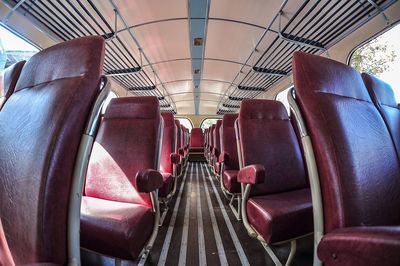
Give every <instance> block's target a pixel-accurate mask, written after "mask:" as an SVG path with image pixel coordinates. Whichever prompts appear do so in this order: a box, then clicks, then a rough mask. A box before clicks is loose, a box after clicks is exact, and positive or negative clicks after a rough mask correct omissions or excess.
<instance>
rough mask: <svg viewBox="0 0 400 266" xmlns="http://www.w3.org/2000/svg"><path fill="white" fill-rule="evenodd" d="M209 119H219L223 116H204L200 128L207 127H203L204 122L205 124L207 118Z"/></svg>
mask: <svg viewBox="0 0 400 266" xmlns="http://www.w3.org/2000/svg"><path fill="white" fill-rule="evenodd" d="M208 119H214V120H219V119H221V118H218V117H214V116H207V117H206V118H204V119H203V120H201V123H200V128H201V129H203V130H204V129H205V128H202V126H203V124H204V121H206V120H208Z"/></svg>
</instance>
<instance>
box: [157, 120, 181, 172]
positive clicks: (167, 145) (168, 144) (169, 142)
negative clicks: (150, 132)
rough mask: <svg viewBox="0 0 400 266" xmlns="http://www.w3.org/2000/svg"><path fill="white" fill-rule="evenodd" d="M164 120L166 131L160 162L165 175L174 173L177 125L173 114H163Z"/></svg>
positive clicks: (164, 131)
mask: <svg viewBox="0 0 400 266" xmlns="http://www.w3.org/2000/svg"><path fill="white" fill-rule="evenodd" d="M161 116H162V118H163V119H164V130H163V140H162V150H161V160H160V170H161V172H164V173H172V163H171V153H175V150H176V130H177V128H176V125H175V121H174V115H173V114H172V113H166V112H165V113H161Z"/></svg>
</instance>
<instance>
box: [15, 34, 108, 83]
mask: <svg viewBox="0 0 400 266" xmlns="http://www.w3.org/2000/svg"><path fill="white" fill-rule="evenodd" d="M54 58H58V60H57V64H54ZM103 58H104V38H102V37H99V36H89V37H82V38H77V39H74V40H71V41H67V42H63V43H60V44H58V45H55V46H52V47H50V48H47V49H44V50H43V51H41V52H40V53H37V54H35V55H33V56H32V57H31V58H30V59H29V60H28V62H26V64H25V66H24V68H23V69H22V73H21V76H23V77H24V78H23V79H19V80H18V83H17V85H16V88H15V91H18V90H22V89H24V88H29V87H33V86H35V85H38V84H42V83H47V82H50V81H54V80H59V79H64V78H73V77H82V76H87V77H98V76H100V74H101V73H102V66H103ZM39 66H40V67H39Z"/></svg>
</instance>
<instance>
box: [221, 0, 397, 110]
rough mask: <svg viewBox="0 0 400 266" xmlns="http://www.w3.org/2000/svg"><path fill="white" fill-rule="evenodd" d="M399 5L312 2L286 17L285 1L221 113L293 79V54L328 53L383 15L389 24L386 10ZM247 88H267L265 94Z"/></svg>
mask: <svg viewBox="0 0 400 266" xmlns="http://www.w3.org/2000/svg"><path fill="white" fill-rule="evenodd" d="M395 2H396V1H395V0H376V1H374V0H360V1H328V0H323V1H310V0H308V1H303V2H302V3H301V4H299V6H298V8H297V9H296V10H290V14H289V12H288V13H285V8H286V7H287V4H288V1H287V0H286V1H283V3H282V5H281V7H280V9H279V10H278V12H277V13H276V15H275V16H274V17H273V19H272V20H271V21H270V22H269V24H268V25H267V27H265V31H264V32H263V34H262V35H261V36H260V39H259V40H258V42H257V43H256V45H255V47H254V49H253V50H252V52H251V53H250V55H249V57H248V58H247V60H246V61H245V62H244V63H243V64H242V67H241V68H240V70H239V72H238V74H237V75H236V76H235V78H234V79H233V80H232V83H231V84H234V83H237V84H238V86H234V87H232V89H230V90H227V91H226V93H225V94H224V96H228V97H221V99H220V101H219V103H218V106H217V110H218V112H219V110H220V107H221V106H223V104H224V103H225V104H229V101H232V100H233V99H235V100H240V99H245V98H255V97H257V96H259V95H260V94H261V93H263V92H264V91H268V89H270V88H272V87H273V86H274V85H275V84H276V83H277V82H278V81H279V80H281V79H282V78H283V77H286V76H288V75H290V74H291V71H292V68H291V60H292V54H293V52H295V51H303V52H307V53H312V54H322V53H327V49H329V48H330V47H332V46H333V45H335V44H336V43H337V42H339V41H340V40H342V39H343V38H344V37H346V36H347V35H348V34H350V33H351V32H353V31H354V30H356V29H357V28H359V27H360V26H362V25H363V24H365V23H366V22H368V21H369V20H370V19H372V18H373V17H375V16H377V15H380V14H381V15H382V16H383V17H384V18H385V20H386V21H388V19H387V16H386V15H385V13H384V11H383V10H385V9H386V8H387V7H389V6H390V5H391V4H393V3H395ZM283 18H285V19H286V21H284V20H283ZM276 29H278V30H276ZM266 38H271V40H272V42H270V44H269V45H268V46H267V47H266V48H265V49H263V51H260V50H259V46H260V44H261V43H262V42H263V40H265V39H266ZM256 52H262V55H261V56H260V57H259V58H258V60H257V61H256V62H255V63H254V64H253V68H252V70H251V71H249V72H247V73H246V75H245V76H244V78H242V79H241V80H238V78H239V76H240V75H239V73H243V70H244V67H245V66H246V65H248V64H249V63H250V62H251V60H253V59H254V57H255V53H256ZM327 55H328V56H329V54H327ZM243 88H263V90H258V91H256V90H244V89H243Z"/></svg>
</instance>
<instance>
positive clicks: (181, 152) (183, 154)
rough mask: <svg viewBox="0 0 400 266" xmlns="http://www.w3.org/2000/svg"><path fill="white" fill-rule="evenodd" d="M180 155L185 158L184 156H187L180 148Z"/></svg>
mask: <svg viewBox="0 0 400 266" xmlns="http://www.w3.org/2000/svg"><path fill="white" fill-rule="evenodd" d="M178 154H179V155H180V156H182V157H184V156H185V151H184V150H183V149H182V148H179V150H178Z"/></svg>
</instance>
